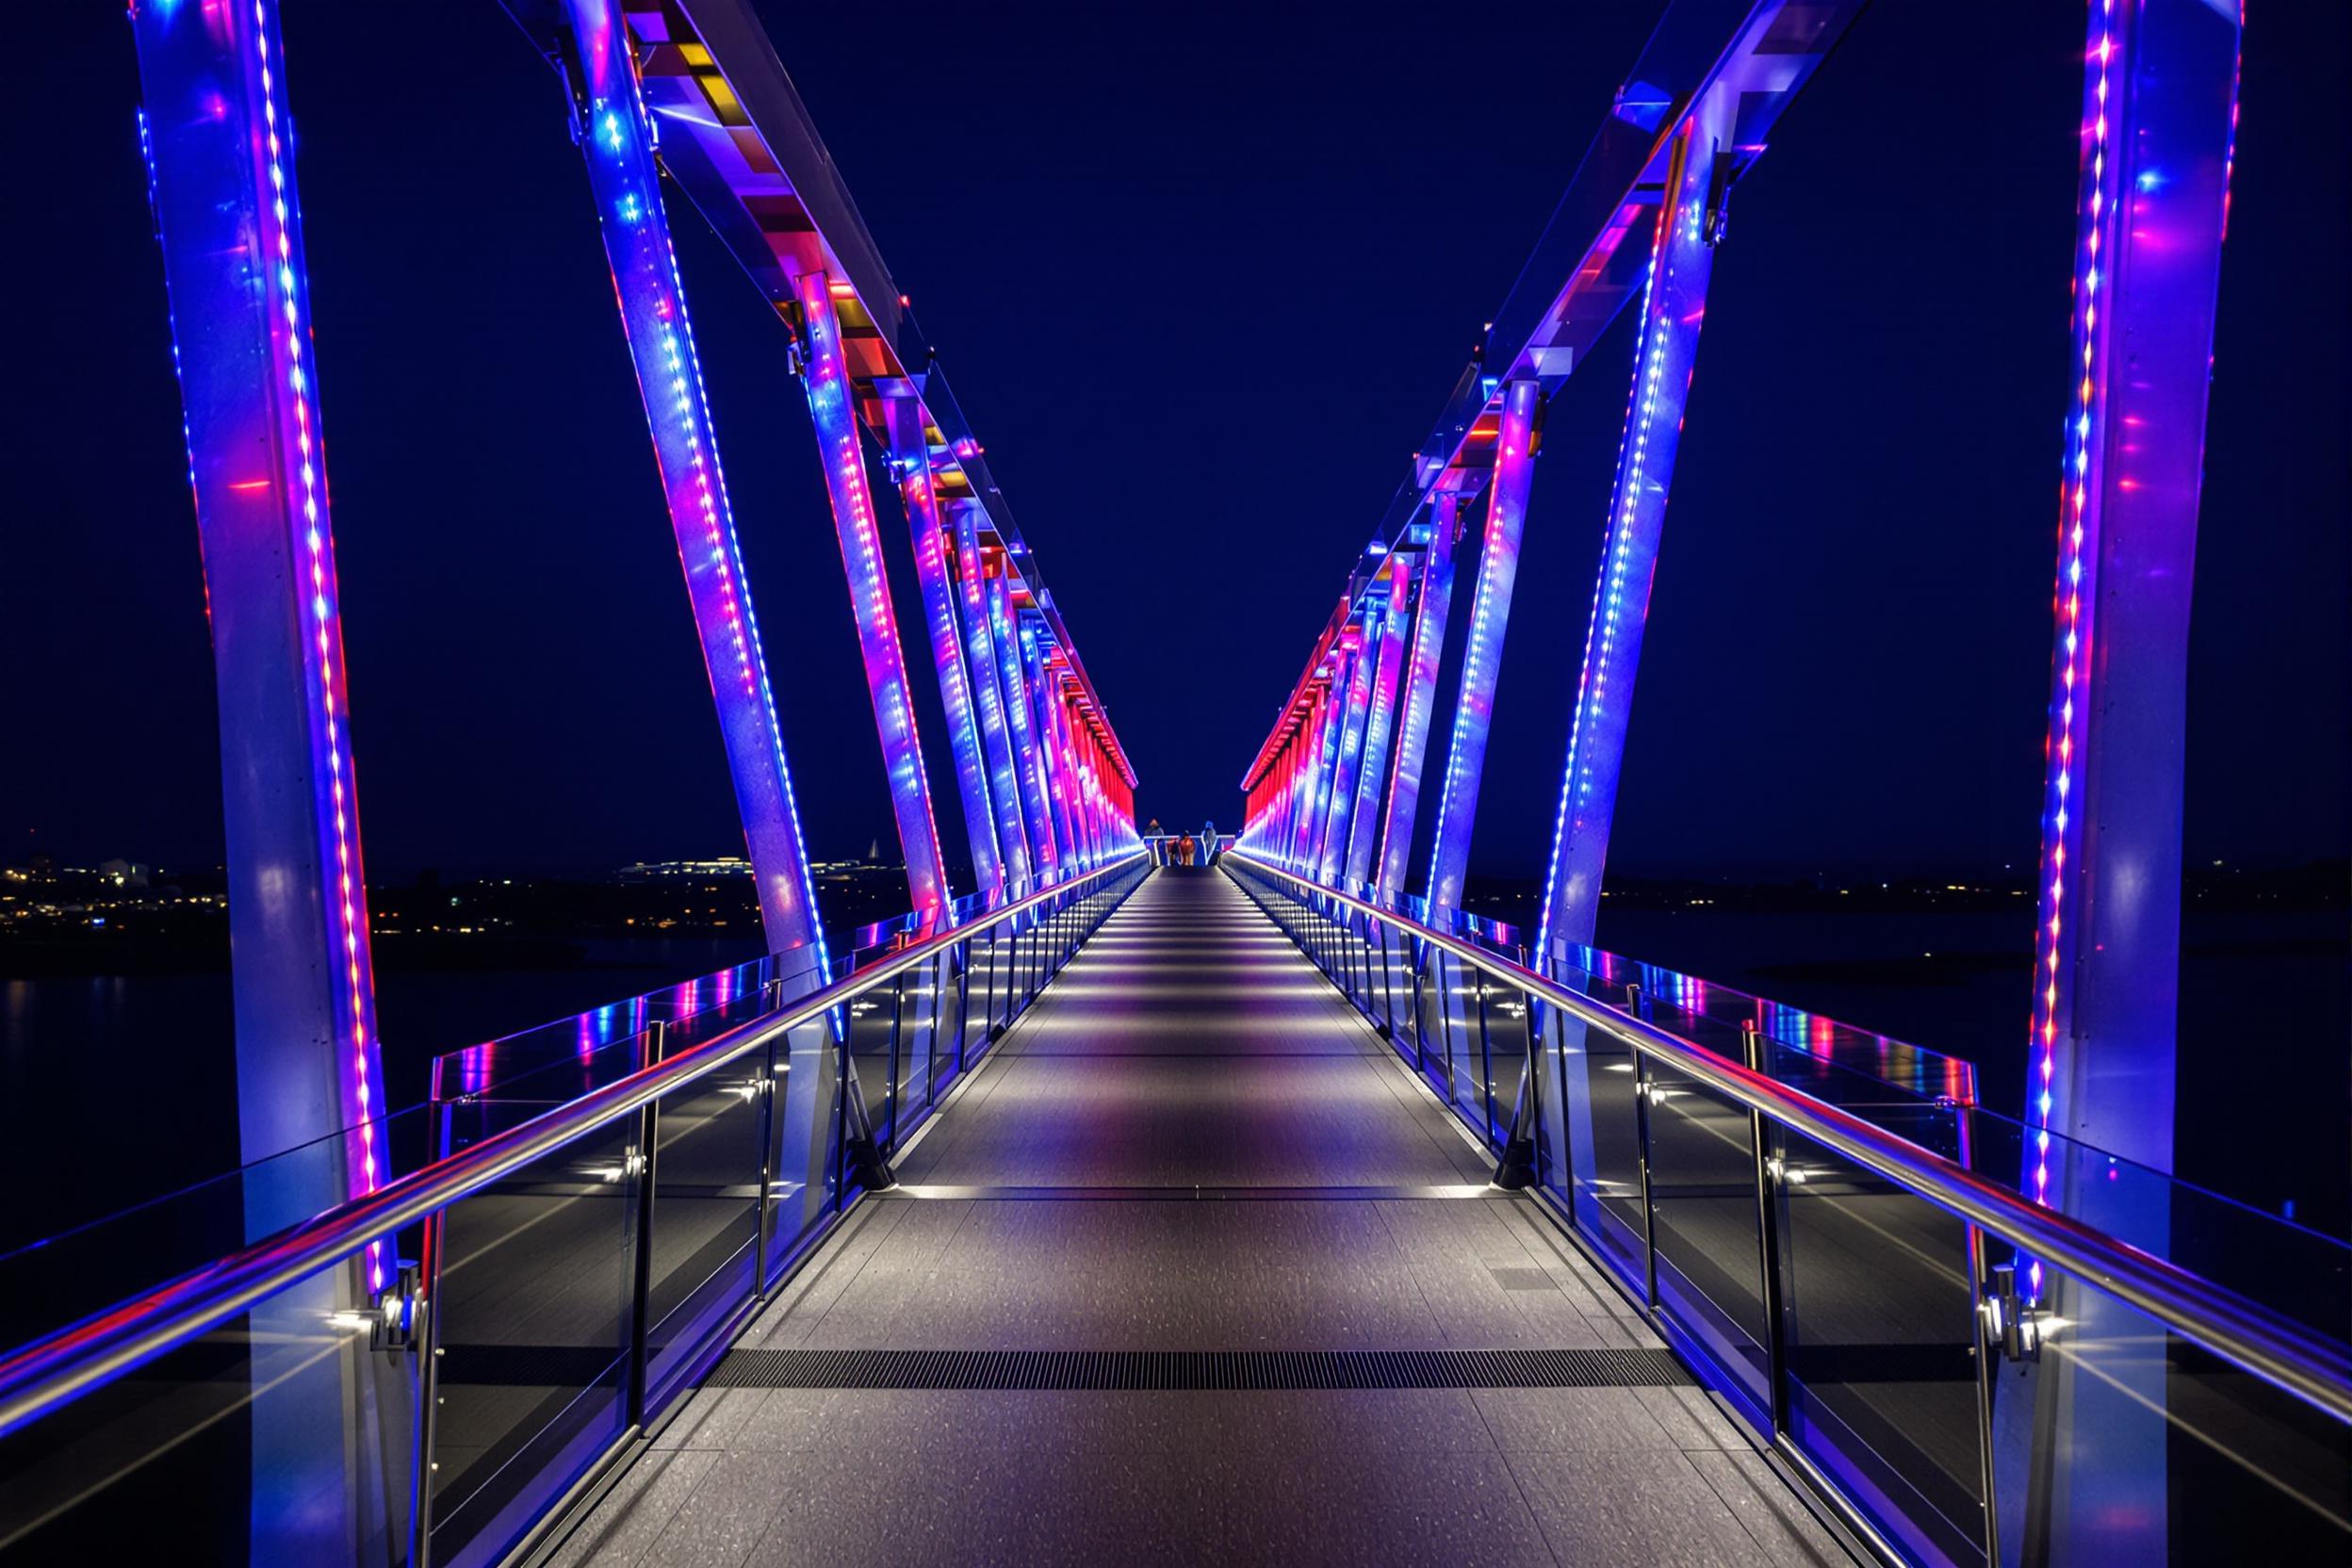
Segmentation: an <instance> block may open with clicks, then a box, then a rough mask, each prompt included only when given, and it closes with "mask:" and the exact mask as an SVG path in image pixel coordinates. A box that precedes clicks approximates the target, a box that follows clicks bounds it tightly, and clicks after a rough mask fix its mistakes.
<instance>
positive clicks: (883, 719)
mask: <svg viewBox="0 0 2352 1568" xmlns="http://www.w3.org/2000/svg"><path fill="white" fill-rule="evenodd" d="M831 289H832V286H831V284H830V282H829V280H828V279H827V278H826V276H825V274H824V273H822V272H813V271H812V272H805V273H803V274H801V277H800V279H799V282H798V285H797V290H798V294H799V298H800V307H801V319H802V321H803V324H804V325H805V326H806V328H807V330H808V334H809V378H808V388H809V414H810V417H811V418H812V419H813V421H814V422H815V425H816V428H817V440H818V444H819V446H820V447H821V448H822V449H824V451H825V461H826V466H827V469H828V482H829V485H830V487H831V492H832V498H833V513H834V522H835V525H836V528H835V531H836V533H837V534H838V535H839V537H840V539H841V562H842V565H843V567H844V568H845V569H846V571H847V572H848V575H849V593H850V601H851V606H852V609H853V610H854V611H855V612H856V615H857V620H858V645H859V650H860V652H861V653H862V654H863V655H864V659H865V666H866V685H867V690H868V693H869V694H870V695H871V697H872V699H873V703H874V724H875V726H876V727H878V728H879V729H880V731H881V738H882V760H883V763H884V765H885V767H886V768H887V769H888V770H889V776H890V800H891V804H892V807H893V809H894V811H895V814H896V816H897V820H898V837H899V847H900V849H901V850H902V851H903V852H904V853H905V855H906V858H907V888H908V892H909V893H910V895H911V896H912V898H913V901H914V906H915V908H916V910H917V911H918V912H920V913H922V914H923V915H924V916H925V917H926V918H927V917H929V916H931V915H933V914H934V913H936V912H937V911H938V910H939V909H940V908H941V907H944V906H945V904H946V902H947V890H946V886H945V882H944V879H943V878H942V876H941V874H940V869H939V824H938V823H937V822H936V821H935V820H934V819H933V817H932V814H931V791H930V786H929V781H928V780H927V779H926V778H925V777H924V776H923V746H922V742H921V741H920V740H919V739H918V737H917V734H916V729H915V711H914V706H913V704H912V703H911V702H910V701H909V700H908V694H907V666H906V662H905V660H904V658H903V657H902V655H901V653H900V651H899V650H900V644H899V637H898V617H897V615H896V613H894V612H893V610H892V607H891V604H890V582H889V580H888V579H887V578H885V577H884V576H883V567H882V538H881V534H880V532H879V531H877V530H876V528H875V526H874V498H873V495H872V493H871V491H870V490H869V488H868V486H867V483H866V465H865V455H864V453H863V451H862V450H861V449H860V448H859V446H858V426H857V420H856V418H855V417H854V413H853V411H852V409H851V408H850V405H849V367H848V365H847V362H846V359H845V356H844V354H843V351H842V347H841V325H840V321H839V319H838V318H837V317H836V315H835V312H834V306H833V300H832V291H831Z"/></svg>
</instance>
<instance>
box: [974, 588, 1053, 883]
mask: <svg viewBox="0 0 2352 1568" xmlns="http://www.w3.org/2000/svg"><path fill="white" fill-rule="evenodd" d="M987 587H988V628H989V636H990V637H991V639H992V640H993V641H994V642H995V644H996V678H997V683H998V685H999V686H1000V687H1001V688H1002V689H1003V691H1004V694H1005V714H1006V716H1007V717H1009V718H1010V719H1011V720H1012V737H1013V771H1014V773H1015V774H1016V775H1017V776H1018V783H1019V786H1020V789H1021V814H1022V816H1023V817H1024V818H1025V819H1026V821H1027V823H1028V825H1029V864H1030V867H1031V869H1032V871H1033V872H1034V874H1036V876H1037V879H1038V881H1039V882H1043V881H1045V880H1046V879H1047V878H1048V877H1049V876H1050V875H1052V874H1054V873H1055V872H1057V871H1059V870H1060V869H1061V865H1062V858H1061V851H1060V845H1059V844H1058V843H1057V842H1056V841H1055V840H1054V809H1053V807H1052V806H1051V805H1050V804H1049V803H1048V800H1049V793H1048V791H1047V789H1046V783H1045V773H1044V770H1043V762H1042V760H1041V759H1040V758H1039V757H1038V755H1037V733H1036V726H1035V725H1033V724H1032V723H1031V722H1030V712H1029V682H1028V680H1027V678H1025V677H1024V676H1022V674H1021V641H1020V636H1019V634H1018V633H1017V632H1016V631H1015V630H1014V629H1013V611H1012V602H1011V601H1012V594H1011V591H1010V590H1009V588H1008V587H1007V586H1006V583H1005V578H1004V576H1003V575H1002V574H1001V573H998V574H992V575H990V576H989V577H988V580H987Z"/></svg>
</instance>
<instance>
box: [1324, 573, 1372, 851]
mask: <svg viewBox="0 0 2352 1568" xmlns="http://www.w3.org/2000/svg"><path fill="white" fill-rule="evenodd" d="M1378 636H1379V621H1378V617H1377V616H1372V615H1367V616H1365V617H1364V621H1363V623H1362V624H1361V625H1360V626H1359V627H1358V628H1357V630H1356V642H1355V646H1354V647H1353V648H1351V649H1349V650H1348V678H1347V679H1346V681H1345V682H1344V683H1343V684H1342V685H1341V687H1340V692H1341V696H1340V709H1339V725H1338V738H1339V743H1338V746H1337V748H1336V749H1335V750H1334V752H1333V753H1332V759H1331V791H1330V795H1331V798H1330V800H1329V802H1328V803H1327V804H1326V805H1325V807H1324V811H1323V829H1322V842H1321V843H1320V845H1318V846H1317V849H1316V852H1315V875H1316V877H1317V879H1318V880H1320V881H1325V882H1329V881H1331V879H1332V878H1333V877H1335V876H1337V875H1338V874H1339V872H1340V868H1341V866H1342V865H1344V864H1345V863H1346V861H1347V858H1348V828H1349V826H1350V825H1351V824H1352V821H1353V818H1352V816H1351V813H1352V812H1353V811H1354V810H1355V809H1356V775H1357V770H1358V768H1359V767H1360V766H1361V765H1362V762H1363V758H1364V731H1365V730H1366V729H1367V728H1368V727H1369V720H1370V717H1371V708H1372V660H1373V656H1374V653H1375V646H1374V644H1375V640H1376V639H1377V638H1378ZM1343 646H1345V644H1343Z"/></svg>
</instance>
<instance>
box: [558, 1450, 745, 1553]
mask: <svg viewBox="0 0 2352 1568" xmlns="http://www.w3.org/2000/svg"><path fill="white" fill-rule="evenodd" d="M718 1462H719V1456H718V1455H717V1454H715V1453H710V1452H680V1451H675V1450H672V1451H663V1450H651V1451H648V1452H645V1453H643V1454H640V1455H639V1456H638V1457H637V1460H636V1462H634V1463H632V1464H631V1465H630V1466H629V1469H628V1471H627V1472H626V1473H624V1474H623V1475H622V1477H621V1478H620V1479H619V1481H618V1482H616V1483H615V1484H614V1486H613V1490H612V1491H611V1492H609V1493H607V1494H606V1495H604V1497H603V1499H602V1500H601V1501H600V1502H599V1503H598V1504H597V1505H596V1511H595V1512H594V1513H592V1514H591V1515H590V1516H589V1517H588V1518H587V1519H585V1520H583V1521H581V1523H580V1527H579V1528H577V1529H575V1530H573V1531H572V1533H571V1534H570V1535H569V1536H568V1537H566V1538H565V1540H564V1544H562V1545H561V1546H559V1547H558V1548H557V1549H556V1552H555V1555H554V1556H553V1557H551V1558H550V1559H548V1560H547V1568H633V1565H634V1564H635V1563H636V1562H637V1561H639V1560H641V1559H643V1558H644V1556H645V1552H646V1550H647V1549H648V1548H649V1547H651V1546H652V1544H653V1543H654V1541H655V1539H656V1538H658V1537H659V1536H660V1535H661V1534H662V1531H663V1530H664V1529H666V1528H668V1527H669V1523H670V1520H671V1518H672V1517H673V1516H674V1515H675V1514H676V1513H677V1512H678V1505H679V1504H680V1503H683V1502H684V1501H685V1500H686V1497H687V1495H688V1494H690V1493H691V1492H693V1490H694V1487H695V1486H696V1485H697V1484H698V1483H699V1482H700V1481H701V1480H702V1478H703V1477H704V1476H706V1475H708V1474H709V1473H710V1471H711V1467H712V1466H713V1465H715V1464H717V1463H718Z"/></svg>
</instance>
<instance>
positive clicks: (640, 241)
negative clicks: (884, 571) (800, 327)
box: [564, 0, 829, 995]
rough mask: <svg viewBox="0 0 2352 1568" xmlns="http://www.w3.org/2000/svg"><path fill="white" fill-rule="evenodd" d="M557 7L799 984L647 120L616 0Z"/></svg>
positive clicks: (777, 841)
mask: <svg viewBox="0 0 2352 1568" xmlns="http://www.w3.org/2000/svg"><path fill="white" fill-rule="evenodd" d="M565 9H566V15H567V16H568V18H569V21H570V24H571V39H570V46H571V53H570V54H569V56H568V57H566V59H565V61H564V64H565V68H566V72H567V74H569V75H570V76H571V84H570V85H571V89H572V92H573V95H574V105H573V108H574V113H575V115H576V117H577V118H576V122H575V130H576V132H577V134H578V136H579V138H580V152H581V153H582V155H584V156H585V158H586V160H587V167H588V183H589V188H590V190H591V192H592V193H593V194H594V196H595V198H596V221H597V228H598V230H599V232H600V233H601V235H602V237H603V239H604V250H605V258H606V260H607V262H608V263H609V264H610V265H611V267H612V270H613V289H614V295H615V300H616V302H617V303H618V305H619V307H620V313H621V327H622V331H623V332H624V333H625V334H626V335H627V337H628V340H629V357H630V359H631V360H632V361H633V362H634V364H635V367H636V370H637V386H638V390H639V392H640V393H641V394H642V395H643V396H644V399H645V419H646V423H647V425H648V426H649V428H650V431H651V433H652V436H653V450H654V460H655V463H656V465H657V466H658V467H659V468H660V470H661V476H662V493H663V496H664V498H666V500H667V501H668V504H669V513H670V525H671V528H672V530H673V531H675V533H676V535H677V539H678V561H679V564H681V565H682V566H683V567H684V568H685V572H686V592H687V597H688V599H689V601H690V602H691V604H692V606H693V609H694V628H695V630H696V632H697V633H698V635H699V637H700V639H701V643H702V658H703V666H704V668H705V670H706V671H707V672H708V674H709V676H710V678H711V700H712V702H713V704H714V705H715V706H716V708H717V710H718V715H719V727H720V730H721V732H722V734H723V735H724V737H725V739H726V743H727V771H728V773H729V775H730V776H731V777H732V779H733V781H734V786H735V804H736V809H737V810H738V811H739V812H740V813H741V815H742V817H743V838H744V841H745V844H746V846H747V848H748V850H749V853H750V856H751V864H752V872H753V874H754V875H755V876H756V878H757V879H758V881H759V885H760V919H761V922H762V923H763V925H764V926H765V928H766V933H767V943H768V948H769V950H770V951H771V952H773V953H776V955H778V958H777V966H778V974H779V976H780V977H781V978H783V979H784V980H785V981H786V983H787V988H788V989H789V990H790V991H791V992H792V994H794V995H799V994H803V993H805V992H807V991H809V990H810V989H813V988H816V987H817V986H820V985H823V984H824V983H825V980H826V979H827V978H828V976H829V966H828V964H827V962H826V958H825V944H824V933H823V932H822V930H821V929H820V927H819V925H818V922H817V913H816V888H815V885H814V883H812V882H811V881H810V880H809V863H808V856H807V852H806V850H805V847H804V845H803V841H802V839H801V833H800V822H799V818H798V816H797V814H796V813H795V811H794V809H793V804H792V773H791V769H790V768H789V767H788V766H787V764H786V762H785V760H784V738H783V729H782V726H781V725H780V724H779V723H778V721H777V718H776V697H775V694H774V691H773V690H772V688H771V687H770V685H769V680H768V668H767V660H766V656H765V655H764V654H763V653H762V652H761V651H760V623H759V621H758V619H757V618H756V617H755V616H754V615H753V613H752V605H751V588H750V584H749V583H748V582H747V581H746V580H745V579H744V575H743V551H742V549H741V547H740V546H739V545H738V543H737V540H736V534H735V516H734V513H733V511H732V509H731V508H730V507H729V506H728V504H727V476H726V474H725V472H724V471H723V470H722V469H721V467H720V465H719V449H718V442H717V438H716V435H715V433H714V432H713V431H712V428H711V413H710V408H709V405H708V403H707V401H706V400H705V398H704V394H703V384H702V362H701V359H700V357H699V356H698V355H697V353H696V352H695V350H694V329H693V324H692V321H691V319H690V318H689V317H688V315H687V312H686V294H685V288H684V285H683V281H682V279H681V278H680V277H679V274H678V258H677V255H676V253H674V252H673V251H672V250H671V247H670V230H669V220H668V216H667V214H666V213H665V212H664V211H663V208H662V187H661V172H660V169H659V167H658V165H657V164H656V162H655V159H654V148H653V143H654V136H655V132H654V128H653V122H652V119H651V117H650V116H649V115H648V114H647V113H646V111H645V99H644V96H643V93H642V92H641V91H640V89H639V84H638V77H637V64H636V60H635V57H634V56H633V54H632V52H631V50H630V47H629V37H628V32H627V27H626V24H625V23H624V21H623V19H622V15H621V10H620V8H619V7H618V6H617V5H615V4H613V0H565Z"/></svg>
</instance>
